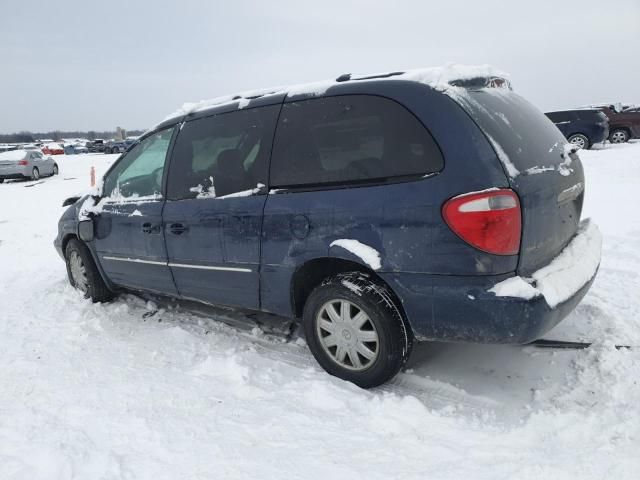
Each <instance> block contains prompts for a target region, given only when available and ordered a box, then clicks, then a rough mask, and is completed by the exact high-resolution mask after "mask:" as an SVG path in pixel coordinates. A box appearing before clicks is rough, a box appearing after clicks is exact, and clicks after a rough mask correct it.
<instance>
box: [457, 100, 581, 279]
mask: <svg viewBox="0 0 640 480" xmlns="http://www.w3.org/2000/svg"><path fill="white" fill-rule="evenodd" d="M457 100H458V102H459V103H460V104H461V105H462V106H463V107H464V108H465V110H467V112H468V113H469V114H470V115H471V117H472V118H473V119H474V120H475V121H476V123H477V124H478V126H479V127H480V128H481V129H482V131H483V132H484V133H485V135H486V136H487V138H488V139H489V141H490V143H491V144H492V145H493V147H494V150H496V155H497V156H498V158H499V159H500V160H501V162H502V164H503V166H504V170H505V175H506V176H507V177H508V179H509V183H510V186H511V188H512V189H513V190H514V191H515V192H516V193H517V194H518V196H519V197H520V205H521V209H522V239H521V245H520V257H519V263H518V274H519V275H522V276H528V275H530V274H531V273H533V272H534V271H536V270H537V269H539V268H542V267H544V266H545V265H547V264H548V263H549V262H551V261H552V260H553V258H555V257H556V256H557V255H558V254H559V253H560V251H561V250H562V249H563V248H564V247H565V246H566V245H567V244H568V243H569V242H570V241H571V239H572V237H573V236H574V235H575V234H576V231H577V229H578V224H579V222H580V214H581V212H582V203H583V198H584V188H585V181H584V171H583V168H582V164H581V162H580V158H579V157H578V155H577V153H575V151H574V150H573V149H574V148H575V147H573V146H570V145H569V144H568V143H567V141H566V139H565V138H564V136H563V135H562V133H561V132H560V131H559V130H558V129H557V128H556V126H555V125H554V124H553V123H552V122H551V120H549V119H548V118H547V117H546V116H545V115H544V114H543V113H542V112H541V111H539V110H538V109H537V108H535V107H534V106H533V105H531V104H530V103H529V102H527V101H526V100H525V99H523V98H522V97H520V96H519V95H517V94H516V93H514V92H513V91H511V90H509V89H506V88H482V89H477V90H470V91H466V92H464V93H463V94H462V95H460V96H459V97H458V98H457Z"/></svg>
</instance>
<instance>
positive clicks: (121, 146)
mask: <svg viewBox="0 0 640 480" xmlns="http://www.w3.org/2000/svg"><path fill="white" fill-rule="evenodd" d="M135 142H136V140H133V139H128V138H127V139H125V140H109V141H108V142H107V143H106V144H105V146H104V153H122V152H125V151H127V149H128V148H129V147H130V146H131V145H133V144H134V143H135Z"/></svg>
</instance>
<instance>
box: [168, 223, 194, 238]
mask: <svg viewBox="0 0 640 480" xmlns="http://www.w3.org/2000/svg"><path fill="white" fill-rule="evenodd" d="M169 231H170V232H171V233H173V234H174V235H182V234H183V233H185V232H187V231H189V228H188V227H187V226H186V225H184V224H182V223H172V224H171V225H169Z"/></svg>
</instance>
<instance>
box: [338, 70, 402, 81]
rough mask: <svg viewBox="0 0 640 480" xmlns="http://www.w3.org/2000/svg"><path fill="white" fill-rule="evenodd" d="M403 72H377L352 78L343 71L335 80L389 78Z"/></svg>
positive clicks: (351, 75) (350, 74)
mask: <svg viewBox="0 0 640 480" xmlns="http://www.w3.org/2000/svg"><path fill="white" fill-rule="evenodd" d="M403 73H405V72H389V73H379V74H376V75H367V76H366V77H356V78H353V74H352V73H343V74H342V75H340V76H339V77H338V78H336V82H348V81H349V80H373V79H374V78H389V77H395V76H396V75H402V74H403Z"/></svg>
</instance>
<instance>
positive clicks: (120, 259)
mask: <svg viewBox="0 0 640 480" xmlns="http://www.w3.org/2000/svg"><path fill="white" fill-rule="evenodd" d="M102 259H103V260H115V261H117V262H132V263H147V264H149V265H164V266H169V267H178V268H195V269H197V270H220V271H224V272H245V273H251V272H252V270H251V269H250V268H239V267H214V266H211V265H189V264H187V263H172V262H158V261H156V260H143V259H141V258H129V257H126V258H125V257H109V256H103V257H102Z"/></svg>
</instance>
